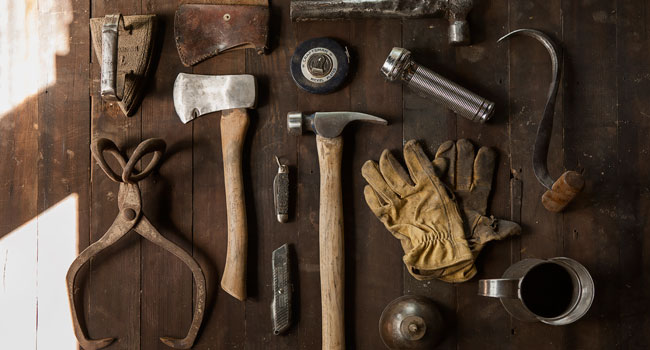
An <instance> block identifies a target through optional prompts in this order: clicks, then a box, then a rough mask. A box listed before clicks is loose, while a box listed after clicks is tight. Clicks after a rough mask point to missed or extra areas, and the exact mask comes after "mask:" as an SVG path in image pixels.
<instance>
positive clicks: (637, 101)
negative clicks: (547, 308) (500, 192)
mask: <svg viewBox="0 0 650 350" xmlns="http://www.w3.org/2000/svg"><path fill="white" fill-rule="evenodd" d="M649 11H650V8H648V6H647V4H645V3H643V2H640V1H639V2H631V1H618V2H617V3H616V18H617V22H616V33H617V34H616V43H617V56H616V60H617V72H618V74H617V76H616V85H617V86H618V96H617V101H618V104H617V106H618V108H617V126H618V130H617V135H618V137H617V140H618V150H617V152H618V163H617V164H616V166H615V167H616V168H617V170H616V177H617V179H625V181H621V180H619V181H618V182H615V183H609V184H608V186H612V187H616V188H617V189H618V191H617V192H618V193H617V194H616V196H615V197H614V198H616V216H615V219H616V221H617V226H618V229H619V239H618V242H619V243H618V244H619V247H618V250H619V252H620V256H619V259H620V260H619V261H620V262H619V265H618V269H619V272H618V273H619V278H620V283H619V284H618V287H613V288H612V289H615V290H616V293H618V294H619V307H620V311H619V320H618V321H619V322H620V325H619V327H620V328H619V333H618V344H620V346H621V347H622V348H628V349H632V348H638V349H640V348H644V347H647V346H648V344H650V339H649V337H650V328H649V327H650V322H649V320H648V317H646V316H645V315H647V312H648V307H649V306H650V305H649V304H648V303H649V301H648V300H650V296H649V295H648V293H649V291H648V289H647V288H645V286H647V285H648V282H650V281H649V280H648V279H649V278H650V276H648V273H647V271H648V268H649V267H648V266H649V265H648V264H649V260H648V256H647V254H646V253H645V252H648V251H650V250H649V249H650V247H649V246H648V244H649V243H650V242H649V241H648V240H647V239H645V237H648V233H649V230H650V227H648V225H646V221H647V220H646V219H645V215H644V214H645V213H647V212H648V209H649V208H650V207H649V205H650V202H649V201H648V196H647V193H648V191H647V189H648V187H647V182H646V179H648V178H650V174H649V173H648V166H647V164H648V161H649V159H648V157H649V153H648V151H649V150H648V145H647V135H648V132H650V124H649V122H648V120H647V118H646V115H648V114H649V105H648V102H647V101H649V100H650V99H649V96H648V91H650V89H649V86H648V83H649V80H648V70H647V62H648V58H649V52H650V51H649V48H650V41H649V36H648V27H647V21H648V18H650V12H649ZM599 14H601V15H600V17H598V18H602V13H599ZM608 17H609V16H606V17H605V18H608ZM610 164H611V163H610ZM609 215H610V216H611V213H610V214H609ZM608 285H609V284H608ZM598 287H600V286H598Z"/></svg>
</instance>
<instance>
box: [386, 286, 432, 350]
mask: <svg viewBox="0 0 650 350" xmlns="http://www.w3.org/2000/svg"><path fill="white" fill-rule="evenodd" d="M443 332H444V321H443V319H442V315H441V314H440V311H439V310H438V307H437V306H436V305H435V304H434V303H433V302H432V301H431V300H429V299H427V298H425V297H422V296H414V295H404V296H401V297H399V298H397V299H395V300H393V301H391V302H390V304H388V305H387V306H386V308H384V311H383V312H382V313H381V317H380V318H379V335H380V336H381V339H382V340H383V342H384V345H386V347H388V348H389V349H422V350H424V349H433V348H434V347H435V346H436V345H437V344H438V343H440V340H442V337H443V334H444V333H443Z"/></svg>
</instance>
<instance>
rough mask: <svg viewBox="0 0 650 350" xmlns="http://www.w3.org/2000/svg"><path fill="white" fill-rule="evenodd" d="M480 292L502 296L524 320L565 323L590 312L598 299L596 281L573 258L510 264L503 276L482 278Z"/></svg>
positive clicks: (515, 313) (510, 308) (556, 323)
mask: <svg viewBox="0 0 650 350" xmlns="http://www.w3.org/2000/svg"><path fill="white" fill-rule="evenodd" d="M478 294H479V295H482V296H486V297H492V298H499V299H500V300H501V304H503V307H504V308H505V309H506V311H508V313H509V314H510V315H512V316H513V317H515V318H517V319H519V320H521V321H527V322H535V321H540V322H543V323H546V324H550V325H553V326H561V325H566V324H569V323H573V322H575V321H577V320H578V319H580V318H581V317H582V316H584V315H585V314H586V313H587V311H588V310H589V308H590V307H591V303H592V301H593V300H594V281H593V279H592V278H591V275H589V272H588V271H587V269H586V268H585V267H584V266H582V265H581V264H580V263H578V262H577V261H575V260H573V259H569V258H564V257H557V258H551V259H548V260H541V259H524V260H522V261H520V262H518V263H516V264H514V265H512V266H510V267H509V268H508V269H507V270H506V271H505V272H504V273H503V277H502V278H499V279H486V280H480V281H479V282H478Z"/></svg>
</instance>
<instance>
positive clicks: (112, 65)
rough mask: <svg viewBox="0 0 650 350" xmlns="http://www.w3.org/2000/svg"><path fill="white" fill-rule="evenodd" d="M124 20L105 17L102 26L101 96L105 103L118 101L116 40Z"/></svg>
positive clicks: (118, 17)
mask: <svg viewBox="0 0 650 350" xmlns="http://www.w3.org/2000/svg"><path fill="white" fill-rule="evenodd" d="M120 24H122V28H124V18H122V15H121V14H116V15H107V16H106V17H104V25H103V26H102V75H101V96H102V97H103V98H104V99H105V100H107V101H120V100H121V96H122V91H120V94H119V96H118V93H117V91H116V89H117V38H118V27H119V25H120Z"/></svg>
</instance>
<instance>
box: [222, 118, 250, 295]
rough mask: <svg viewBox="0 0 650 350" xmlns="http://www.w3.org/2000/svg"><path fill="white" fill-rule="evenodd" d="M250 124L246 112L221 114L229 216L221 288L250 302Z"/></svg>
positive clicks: (224, 172)
mask: <svg viewBox="0 0 650 350" xmlns="http://www.w3.org/2000/svg"><path fill="white" fill-rule="evenodd" d="M248 123H249V119H248V114H247V113H246V110H245V109H231V110H227V111H223V113H222V114H221V151H222V152H223V176H224V183H225V187H226V214H227V216H228V250H227V252H226V266H225V267H224V270H223V276H222V277H221V288H223V290H225V291H226V292H227V293H228V294H230V295H232V296H233V297H235V298H237V299H239V300H244V299H246V257H247V246H248V231H247V225H246V204H245V201H244V180H243V176H242V149H243V146H244V139H245V137H246V129H248Z"/></svg>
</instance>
